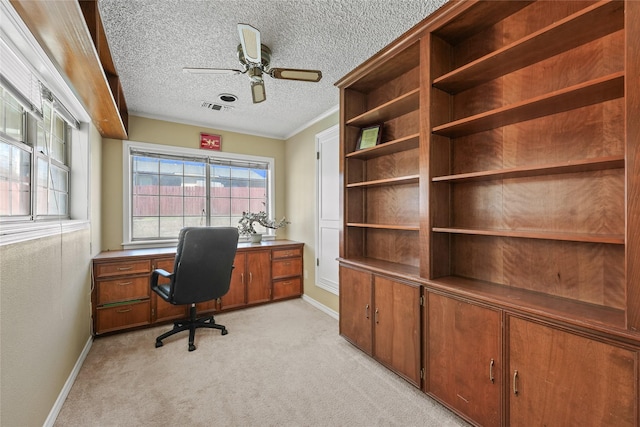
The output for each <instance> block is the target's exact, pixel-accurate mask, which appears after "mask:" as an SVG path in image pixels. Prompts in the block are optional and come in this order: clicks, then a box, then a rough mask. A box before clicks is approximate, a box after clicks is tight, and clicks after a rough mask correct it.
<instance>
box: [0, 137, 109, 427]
mask: <svg viewBox="0 0 640 427" xmlns="http://www.w3.org/2000/svg"><path fill="white" fill-rule="evenodd" d="M100 146H101V137H100V135H99V134H98V132H97V130H96V129H95V127H93V126H91V129H90V140H89V147H90V152H91V158H90V163H89V164H90V165H91V170H90V171H89V173H90V176H89V180H90V183H89V188H90V189H91V190H93V191H95V188H96V186H98V188H99V179H100V176H99V173H97V172H99V171H95V170H93V168H94V167H95V166H96V161H97V160H96V159H97V158H99V156H100V151H101V147H100ZM89 206H90V207H89V216H90V218H91V219H92V223H91V225H90V226H87V227H86V228H83V229H81V230H78V231H74V232H68V233H63V234H58V235H54V236H50V237H45V238H39V239H32V240H27V241H24V242H19V243H13V244H6V245H3V246H0V263H1V265H2V270H1V272H0V325H2V330H1V333H0V362H1V367H0V425H2V426H41V425H42V424H43V423H44V422H45V420H46V419H47V416H48V415H49V412H50V411H51V409H52V408H53V406H54V404H55V402H56V399H57V398H58V396H59V394H60V392H61V391H62V389H63V387H64V384H65V382H66V381H67V379H68V378H69V376H70V374H71V372H72V370H73V368H74V366H75V364H76V362H77V361H78V359H79V357H80V355H81V354H82V350H83V349H84V347H85V345H86V344H87V342H88V341H89V339H90V337H91V314H90V306H89V304H90V301H91V280H90V277H91V276H90V266H91V257H92V250H91V239H92V234H96V233H97V231H94V230H99V223H98V222H99V220H100V217H99V215H98V214H97V213H96V212H95V209H97V204H96V203H93V201H92V203H91V204H90V205H89ZM98 241H99V237H98Z"/></svg>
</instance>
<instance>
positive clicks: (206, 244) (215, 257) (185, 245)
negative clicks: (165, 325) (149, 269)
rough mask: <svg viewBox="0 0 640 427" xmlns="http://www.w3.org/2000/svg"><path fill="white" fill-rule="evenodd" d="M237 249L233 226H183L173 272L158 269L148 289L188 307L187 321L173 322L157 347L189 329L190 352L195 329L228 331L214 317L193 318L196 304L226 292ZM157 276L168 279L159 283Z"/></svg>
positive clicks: (169, 300) (152, 276) (223, 332)
mask: <svg viewBox="0 0 640 427" xmlns="http://www.w3.org/2000/svg"><path fill="white" fill-rule="evenodd" d="M237 248H238V229H236V228H233V227H186V228H183V229H182V230H181V231H180V236H179V237H178V248H177V250H176V259H175V263H174V267H173V273H168V272H167V271H165V270H162V269H157V270H154V271H153V273H152V274H151V289H152V290H153V291H154V292H155V293H156V294H158V295H159V296H160V298H162V299H163V300H165V301H166V302H168V303H170V304H175V305H183V304H185V305H186V304H190V305H191V307H190V308H189V319H187V320H181V321H177V322H174V324H173V329H172V330H170V331H169V332H165V333H164V334H162V335H160V336H159V337H158V338H156V348H157V347H162V340H163V339H165V338H167V337H168V336H171V335H173V334H176V333H178V332H181V331H186V330H189V351H193V350H195V349H196V346H195V345H193V340H194V337H195V332H196V328H214V329H220V331H221V332H222V335H226V334H227V333H228V332H227V328H225V327H224V326H223V325H219V324H217V323H216V322H215V320H214V318H213V316H208V317H205V318H201V319H196V303H199V302H204V301H210V300H212V299H217V298H220V297H221V296H223V295H224V294H226V293H227V292H228V291H229V285H230V282H231V272H232V271H233V259H234V258H235V256H236V250H237ZM158 276H162V277H166V278H168V279H169V280H170V282H169V283H166V284H158Z"/></svg>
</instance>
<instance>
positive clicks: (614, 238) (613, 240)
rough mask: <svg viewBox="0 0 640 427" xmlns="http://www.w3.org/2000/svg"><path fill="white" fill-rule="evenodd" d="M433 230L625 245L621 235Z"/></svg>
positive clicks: (458, 229) (437, 230) (447, 228)
mask: <svg viewBox="0 0 640 427" xmlns="http://www.w3.org/2000/svg"><path fill="white" fill-rule="evenodd" d="M432 230H433V231H434V232H436V233H452V234H470V235H476V236H495V237H513V238H519V239H542V240H560V241H566V242H582V243H606V244H612V245H624V235H621V234H620V235H618V234H579V233H559V232H539V231H518V230H489V229H476V228H457V227H433V229H432Z"/></svg>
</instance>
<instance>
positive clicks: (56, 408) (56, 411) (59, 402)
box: [42, 337, 93, 427]
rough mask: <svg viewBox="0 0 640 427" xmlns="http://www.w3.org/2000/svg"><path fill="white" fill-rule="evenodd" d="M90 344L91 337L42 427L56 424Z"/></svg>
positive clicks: (50, 426)
mask: <svg viewBox="0 0 640 427" xmlns="http://www.w3.org/2000/svg"><path fill="white" fill-rule="evenodd" d="M92 344H93V337H89V340H87V343H86V344H85V345H84V348H83V349H82V353H80V357H78V360H77V361H76V364H75V365H74V367H73V369H72V370H71V373H70V374H69V378H67V381H66V382H65V383H64V387H62V390H60V394H59V395H58V398H57V399H56V401H55V403H54V404H53V407H52V408H51V411H49V416H47V419H46V420H44V424H43V425H42V426H43V427H53V424H54V423H55V422H56V418H58V414H59V413H60V410H61V409H62V405H63V404H64V401H65V400H66V399H67V396H68V395H69V392H70V391H71V387H72V386H73V383H74V382H75V380H76V377H77V376H78V373H79V372H80V368H81V367H82V364H83V363H84V359H86V358H87V354H89V350H90V349H91V345H92Z"/></svg>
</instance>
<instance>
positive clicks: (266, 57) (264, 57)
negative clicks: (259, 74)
mask: <svg viewBox="0 0 640 427" xmlns="http://www.w3.org/2000/svg"><path fill="white" fill-rule="evenodd" d="M260 56H261V64H260V65H261V68H262V71H266V70H268V69H269V64H270V63H271V49H269V48H268V47H267V46H265V45H263V44H261V45H260ZM238 61H240V63H241V64H242V65H244V66H245V67H251V65H256V64H253V63H252V62H249V61H247V59H246V58H245V57H244V52H243V51H242V45H241V44H239V45H238Z"/></svg>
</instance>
